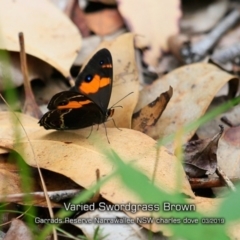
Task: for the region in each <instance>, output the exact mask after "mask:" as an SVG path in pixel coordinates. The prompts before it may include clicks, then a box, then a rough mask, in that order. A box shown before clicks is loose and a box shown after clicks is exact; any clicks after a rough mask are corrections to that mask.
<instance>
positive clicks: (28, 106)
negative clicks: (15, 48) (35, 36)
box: [18, 32, 42, 119]
mask: <svg viewBox="0 0 240 240" xmlns="http://www.w3.org/2000/svg"><path fill="white" fill-rule="evenodd" d="M18 37H19V44H20V60H21V70H22V74H23V85H24V91H25V103H24V107H23V112H24V113H28V114H30V115H32V116H33V117H35V118H38V119H39V118H40V117H41V116H42V112H41V111H40V109H39V107H38V105H37V103H36V101H35V97H34V95H33V92H32V88H31V84H30V80H29V77H28V67H27V57H26V52H25V43H24V36H23V33H22V32H20V33H19V34H18Z"/></svg>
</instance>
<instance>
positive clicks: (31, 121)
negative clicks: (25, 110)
mask: <svg viewBox="0 0 240 240" xmlns="http://www.w3.org/2000/svg"><path fill="white" fill-rule="evenodd" d="M17 118H18V119H19V121H21V123H22V125H23V126H24V129H23V127H22V126H21V125H20V123H19V122H18V120H17ZM0 126H1V128H0V136H1V139H2V141H4V140H11V141H13V140H14V139H16V137H17V135H16V132H17V134H18V137H25V136H26V134H29V133H31V132H34V131H37V130H39V125H38V119H36V118H33V117H30V116H28V115H25V114H22V113H14V114H13V113H11V112H0ZM24 130H25V131H26V132H25V131H24ZM6 152H8V151H7V150H6V149H3V148H0V154H2V153H6Z"/></svg>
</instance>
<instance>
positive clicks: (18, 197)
mask: <svg viewBox="0 0 240 240" xmlns="http://www.w3.org/2000/svg"><path fill="white" fill-rule="evenodd" d="M80 192H81V190H80V189H70V190H62V191H48V192H47V194H48V196H49V198H50V199H51V200H53V201H54V202H59V201H61V200H63V199H66V198H72V197H74V196H76V195H78V194H79V193H80ZM26 196H32V197H33V198H34V199H45V194H44V192H31V193H16V194H8V195H4V196H3V195H0V202H18V201H22V200H23V199H24V198H25V197H26Z"/></svg>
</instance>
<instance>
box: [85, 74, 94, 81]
mask: <svg viewBox="0 0 240 240" xmlns="http://www.w3.org/2000/svg"><path fill="white" fill-rule="evenodd" d="M92 79H93V76H92V75H91V74H89V75H87V76H86V77H85V82H91V81H92Z"/></svg>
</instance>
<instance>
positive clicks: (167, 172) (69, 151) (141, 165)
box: [0, 127, 194, 232]
mask: <svg viewBox="0 0 240 240" xmlns="http://www.w3.org/2000/svg"><path fill="white" fill-rule="evenodd" d="M89 131H90V128H87V129H81V130H77V131H76V130H75V131H66V132H63V131H48V132H46V130H44V129H42V130H40V131H38V132H35V133H34V134H30V135H29V138H30V139H31V145H30V144H29V142H28V141H27V140H24V141H22V142H21V143H17V144H16V145H15V147H14V149H15V150H16V151H18V152H22V151H24V156H25V157H24V159H25V161H26V163H27V164H29V165H31V166H34V167H36V162H35V160H34V159H35V158H36V160H37V161H38V163H39V165H40V167H41V168H45V169H48V170H51V171H55V172H58V173H60V174H63V175H65V176H67V177H69V178H71V179H72V180H73V181H75V182H76V183H78V184H79V185H80V186H83V187H84V188H89V187H91V186H92V185H93V184H94V183H96V174H95V171H96V169H99V171H100V177H101V178H103V177H105V176H107V175H109V174H111V173H112V172H113V171H114V168H115V166H114V164H113V163H112V162H109V161H108V160H106V157H105V156H104V155H103V154H102V153H101V151H100V149H105V148H112V149H114V150H115V151H116V152H117V153H118V154H120V156H121V157H122V158H123V159H124V160H125V161H126V162H128V163H131V164H133V165H134V166H135V167H136V168H138V169H140V170H141V171H142V172H144V174H146V175H147V176H148V177H149V178H151V177H152V174H153V172H154V168H155V159H156V149H155V144H156V142H155V141H154V140H153V139H151V138H149V137H148V136H146V135H145V134H143V133H141V132H138V131H134V130H131V129H122V131H119V130H118V129H113V128H109V129H107V132H108V137H109V140H110V142H111V144H110V145H109V144H108V143H107V139H106V135H105V129H104V128H102V127H100V129H99V130H98V132H96V131H93V133H92V135H91V136H90V138H89V139H86V136H87V135H88V134H89ZM94 135H96V136H97V137H98V138H94ZM97 140H98V141H97ZM100 142H101V143H102V145H100ZM97 143H99V144H97ZM0 145H1V141H0ZM32 150H34V153H35V154H34V155H35V156H34V155H33V151H32ZM159 159H161V161H159V163H158V165H157V169H156V180H155V184H156V185H157V186H158V187H159V188H161V189H163V190H164V191H167V192H171V193H172V192H175V191H178V192H182V193H184V194H186V195H187V196H191V197H194V194H193V192H192V190H191V188H190V185H189V182H188V181H187V179H186V177H185V174H184V171H183V169H182V168H179V165H178V164H179V163H178V160H177V159H176V157H175V156H174V155H172V154H170V153H168V151H167V149H166V148H164V147H162V148H161V149H160V153H159ZM176 169H179V174H177V175H176ZM180 179H181V183H182V184H181V187H180V188H179V187H178V185H179V181H180ZM176 188H177V189H176ZM100 193H101V195H102V196H103V197H104V198H105V199H107V200H108V201H110V202H112V203H127V202H132V203H141V200H140V199H139V198H138V197H136V195H135V194H134V193H132V192H131V191H129V190H128V189H127V188H126V186H124V185H123V184H122V183H121V181H120V178H119V177H118V176H115V177H114V178H112V179H111V180H110V181H108V182H107V183H106V184H105V185H104V186H102V187H101V189H100ZM141 214H144V213H143V212H138V213H136V214H134V216H135V217H136V216H139V215H141ZM145 214H148V215H149V214H151V213H150V212H148V213H145ZM148 227H149V226H148ZM161 227H162V226H161V225H158V226H157V225H156V226H155V227H154V230H153V231H154V232H156V231H160V230H162V228H161Z"/></svg>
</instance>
